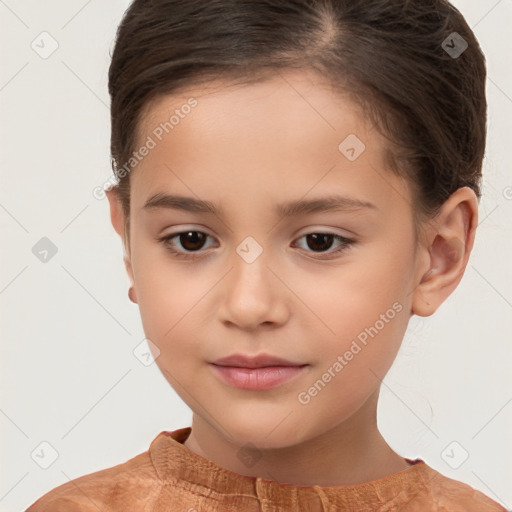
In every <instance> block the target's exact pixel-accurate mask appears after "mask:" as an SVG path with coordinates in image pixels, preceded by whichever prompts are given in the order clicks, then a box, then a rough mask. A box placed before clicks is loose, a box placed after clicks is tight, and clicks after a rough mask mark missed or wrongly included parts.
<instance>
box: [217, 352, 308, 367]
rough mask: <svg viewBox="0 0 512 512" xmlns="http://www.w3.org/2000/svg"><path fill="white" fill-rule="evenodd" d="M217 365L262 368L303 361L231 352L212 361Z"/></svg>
mask: <svg viewBox="0 0 512 512" xmlns="http://www.w3.org/2000/svg"><path fill="white" fill-rule="evenodd" d="M212 364H216V365H219V366H237V367H240V368H264V367H266V366H304V364H303V363H295V362H293V361H287V360H286V359H282V358H280V357H275V356H272V355H269V354H259V355H256V356H249V355H244V354H232V355H230V356H227V357H221V358H220V359H217V360H215V361H213V362H212Z"/></svg>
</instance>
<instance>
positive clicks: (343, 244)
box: [157, 226, 357, 261]
mask: <svg viewBox="0 0 512 512" xmlns="http://www.w3.org/2000/svg"><path fill="white" fill-rule="evenodd" d="M191 231H192V232H197V233H202V234H204V235H206V237H209V238H212V239H213V238H215V237H214V236H213V235H210V234H208V233H207V232H206V231H203V227H202V226H201V229H196V228H195V227H181V228H180V229H179V230H176V231H173V232H171V233H168V234H165V235H162V236H159V237H157V241H158V242H159V243H162V244H164V246H165V248H166V250H167V251H168V252H169V253H171V254H172V255H173V256H174V257H176V258H182V259H188V260H194V259H197V258H203V257H207V256H208V255H209V254H211V252H210V251H208V250H205V249H204V248H201V249H199V250H197V251H189V252H187V251H186V250H180V249H176V248H175V247H174V246H173V247H168V246H169V245H171V242H170V240H172V239H173V238H176V237H179V235H181V234H184V233H188V232H191ZM311 234H323V235H327V236H332V237H334V239H335V240H336V241H338V242H339V243H340V246H339V247H338V248H336V249H334V250H332V249H328V250H327V251H325V252H314V251H309V250H307V249H303V248H302V247H298V248H299V249H300V250H301V251H302V252H303V253H305V254H306V255H307V257H309V258H310V259H313V260H316V261H322V260H330V259H335V258H336V257H337V256H339V255H341V254H342V253H344V252H346V251H347V250H349V249H350V248H351V247H352V246H353V245H354V244H355V243H356V242H357V240H356V239H355V238H353V237H350V238H349V237H347V236H344V235H341V234H339V233H336V232H333V230H332V229H331V228H322V227H318V228H315V227H314V226H313V227H308V228H307V231H304V232H303V234H301V235H299V236H295V237H294V239H293V241H294V245H293V247H297V245H296V242H297V241H298V240H300V239H302V238H304V237H306V236H308V235H311ZM311 255H316V256H311Z"/></svg>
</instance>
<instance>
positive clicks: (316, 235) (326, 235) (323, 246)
mask: <svg viewBox="0 0 512 512" xmlns="http://www.w3.org/2000/svg"><path fill="white" fill-rule="evenodd" d="M333 236H334V235H330V234H329V233H312V234H311V235H307V239H308V246H309V247H310V249H315V247H311V245H310V243H309V242H310V239H311V238H312V239H313V241H314V243H315V241H317V240H318V239H321V240H323V241H324V243H321V244H320V246H321V247H319V248H318V249H319V250H320V251H325V250H326V249H329V247H330V246H331V243H332V238H333ZM326 238H328V239H329V242H327V243H325V239H326ZM314 243H313V245H314Z"/></svg>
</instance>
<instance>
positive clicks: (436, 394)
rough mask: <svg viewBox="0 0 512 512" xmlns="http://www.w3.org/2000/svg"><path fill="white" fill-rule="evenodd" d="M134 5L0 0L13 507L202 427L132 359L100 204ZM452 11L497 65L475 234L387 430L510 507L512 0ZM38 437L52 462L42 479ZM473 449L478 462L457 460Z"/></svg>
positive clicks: (384, 398)
mask: <svg viewBox="0 0 512 512" xmlns="http://www.w3.org/2000/svg"><path fill="white" fill-rule="evenodd" d="M128 3H129V2H128V1H127V0H111V1H109V2H104V1H101V2H100V1H99V0H89V1H84V0H72V1H70V0H67V1H64V0H59V1H57V0H54V1H47V2H40V1H36V0H30V1H29V0H26V1H23V0H5V1H1V0H0V44H1V47H2V49H3V52H2V55H3V57H2V66H1V68H0V116H1V117H0V119H1V128H0V129H1V160H0V165H1V179H2V187H1V189H0V226H1V230H2V240H1V242H2V250H1V265H0V305H1V309H2V321H1V346H0V350H1V353H0V361H1V362H0V365H1V368H0V371H1V373H0V379H1V381H0V385H1V391H2V392H1V397H0V429H1V434H2V435H1V455H0V457H1V459H0V460H1V461H2V462H1V480H0V511H2V512H11V511H19V510H23V509H24V508H25V507H27V506H28V505H29V504H31V503H32V502H33V501H35V500H36V499H37V498H38V497H40V496H41V495H43V494H44V493H46V492H48V491H49V490H50V489H52V488H54V487H56V486H57V485H60V484H62V483H64V482H67V481H68V480H70V479H73V478H76V477H78V476H81V475H84V474H88V473H91V472H94V471H98V470H100V469H104V468H107V467H111V466H114V465H117V464H120V463H122V462H124V461H126V460H128V459H129V458H132V457H134V456H135V455H137V454H138V453H140V452H142V451H145V450H147V448H148V447H149V444H150V442H151V441H152V440H153V439H154V437H156V435H157V434H158V433H159V432H161V431H162V430H174V429H176V428H180V427H184V426H188V425H190V421H191V412H190V411H189V409H188V408H187V407H186V406H185V405H184V404H183V403H182V402H181V400H180V399H179V398H178V396H177V395H176V394H175V393H174V391H173V390H172V389H171V388H170V386H169V385H168V384H167V382H166V381H165V379H164V378H163V376H162V375H161V374H160V372H159V370H158V368H157V367H156V365H155V364H153V365H151V366H144V365H143V364H142V363H141V362H140V361H139V360H138V359H137V358H136V357H135V356H134V354H133V350H134V349H135V347H137V346H138V345H139V344H140V343H141V340H143V338H144V332H143V330H142V324H141V321H140V316H139V311H138V307H137V306H136V305H135V304H132V303H131V302H129V300H128V297H127V289H128V278H127V276H126V274H125V270H124V266H123V264H122V247H121V241H120V238H119V237H118V235H117V234H116V233H115V232H114V230H113V228H112V226H111V224H110V218H109V211H108V202H107V200H106V199H103V200H98V199H95V198H94V197H93V195H92V190H93V188H94V187H96V186H98V185H102V184H103V183H104V182H105V180H107V179H108V178H109V177H110V176H111V169H110V162H109V137H110V120H109V109H108V105H109V97H108V93H107V71H108V66H109V51H110V50H111V48H112V44H113V39H114V35H115V29H116V27H117V25H118V23H119V21H120V19H121V16H122V14H123V12H124V10H125V8H126V7H127V6H128ZM454 4H455V5H456V6H457V7H458V8H459V9H460V10H461V11H462V13H463V14H464V15H465V17H466V19H467V20H468V23H469V24H470V25H471V26H472V27H473V28H474V30H475V32H476V35H477V37H478V39H479V41H480V43H481V45H482V48H483V50H484V53H485V54H486V57H487V62H488V74H489V79H488V81H487V91H488V101H489V124H488V126H489V134H488V148H487V155H486V158H485V169H484V175H485V181H484V197H483V199H482V201H481V203H480V226H479V228H478V232H477V239H476V246H475V248H474V252H473V254H472V256H471V259H470V263H469V265H468V268H467V271H466V274H465V276H464V278H463V280H462V282H461V284H460V286H459V287H458V289H457V290H456V292H455V293H454V294H453V295H452V296H451V297H450V298H449V299H448V300H447V302H446V303H445V304H443V306H442V307H441V309H440V310H439V311H438V312H436V314H435V315H434V316H433V317H430V318H426V319H422V318H418V317H414V318H413V320H412V321H411V324H410V328H409V330H408V333H407V335H406V338H405V340H404V343H403V346H402V349H401V351H400V354H399V356H398V358H397V360H396V362H395V364H394V365H393V367H392V369H391V370H390V372H389V374H388V376H387V377H386V379H385V381H384V385H383V388H382V395H381V401H380V405H379V424H380V428H381V430H382V432H383V434H384V436H385V437H386V439H387V440H388V442H389V443H390V444H391V445H392V447H393V448H394V449H395V450H397V451H398V452H399V453H400V454H402V455H403V456H407V457H411V458H414V457H421V458H423V459H424V460H425V461H426V462H427V463H428V464H430V465H431V466H432V467H434V468H435V469H437V470H438V471H440V472H442V473H443V474H445V475H447V476H449V477H451V478H455V479H457V480H461V481H464V482H467V483H468V484H470V485H471V486H473V487H475V488H477V489H479V490H482V491H483V492H485V493H486V494H488V495H489V496H490V497H492V498H493V499H495V500H497V501H499V502H501V503H502V504H504V505H505V506H506V507H507V508H512V486H511V485H510V484H511V482H512V466H511V464H510V460H512V442H511V441H510V434H509V433H510V431H511V427H512V403H511V402H512V385H511V384H512V377H511V372H510V362H511V355H512V348H511V343H510V331H511V327H512V315H511V312H512V309H511V308H512V279H511V274H512V270H511V266H510V259H511V258H510V254H511V245H512V236H511V234H512V233H511V228H512V215H511V214H512V174H511V171H510V161H511V160H512V154H511V153H512V144H511V142H512V141H511V140H510V136H511V133H512V130H511V128H512V126H511V124H512V123H511V114H512V100H511V98H512V76H511V70H512V62H511V57H510V50H507V47H508V48H510V42H511V41H510V39H511V38H510V26H511V24H512V0H500V1H496V0H471V1H469V0H467V1H464V0H457V1H456V2H454ZM43 31H47V32H49V34H51V37H52V38H53V39H55V40H56V41H57V43H58V45H59V46H58V48H57V50H56V51H55V52H54V53H53V54H52V55H51V56H49V57H48V58H46V59H44V58H42V57H40V55H39V54H38V53H36V51H35V50H34V49H32V47H31V44H32V42H33V41H35V43H34V45H39V51H48V50H49V49H50V48H51V46H50V43H51V41H50V39H49V38H48V36H40V34H41V32H43ZM42 37H47V39H45V40H44V43H42V42H41V38H42ZM43 44H44V48H43ZM43 237H47V238H48V239H50V240H51V242H52V243H53V244H54V245H55V246H56V247H57V249H58V252H57V253H56V254H55V255H54V256H53V257H51V258H50V257H48V258H49V261H47V262H46V263H43V262H42V261H40V259H38V258H37V257H36V256H35V255H34V253H33V251H32V248H33V247H34V245H36V243H38V241H39V240H40V239H41V238H43ZM507 434H508V435H507ZM453 441H456V442H457V443H458V444H455V445H451V446H450V444H451V443H452V442H453ZM42 442H46V443H49V444H50V445H51V446H52V447H53V449H55V450H56V452H57V453H58V457H57V459H56V460H55V461H54V462H53V463H52V464H51V465H50V466H49V467H48V468H47V469H43V468H42V467H40V465H41V464H42V465H45V464H46V465H47V464H49V463H50V462H51V461H52V450H51V448H49V447H48V445H41V443H42ZM447 447H449V448H448V450H447V451H445V449H446V448H447ZM452 450H453V451H452ZM463 450H466V451H467V452H468V454H469V457H468V459H467V460H466V461H465V462H464V463H463V464H462V465H460V467H458V468H457V469H454V468H452V467H451V466H450V465H449V464H448V462H447V461H450V463H451V465H452V466H454V465H455V464H454V462H453V461H457V460H459V458H460V457H461V456H462V455H463V454H464V452H463ZM443 453H445V456H444V457H443V455H442V454H443ZM31 454H32V455H31ZM446 454H448V457H447V456H446Z"/></svg>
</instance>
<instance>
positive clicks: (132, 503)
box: [26, 427, 506, 512]
mask: <svg viewBox="0 0 512 512" xmlns="http://www.w3.org/2000/svg"><path fill="white" fill-rule="evenodd" d="M191 430H192V429H191V427H186V428H181V429H178V430H174V431H172V432H167V431H164V432H161V433H160V434H159V435H158V436H157V437H156V438H155V439H154V440H153V441H152V443H151V445H150V447H149V450H148V451H146V452H144V453H141V454H139V455H137V456H135V457H133V458H132V459H130V460H128V461H127V462H125V463H123V464H119V465H117V466H114V467H111V468H108V469H103V470H101V471H97V472H95V473H91V474H88V475H84V476H82V477H79V478H76V479H74V480H72V481H70V482H66V483H64V484H62V485H60V486H59V487H56V488H55V489H53V490H52V491H50V492H48V493H47V494H45V495H44V496H42V497H41V498H39V499H38V500H37V501H36V502H35V503H33V504H32V505H31V506H30V507H29V508H28V509H27V510H26V512H78V511H80V512H142V511H144V512H174V511H183V512H214V511H215V512H221V511H222V512H243V511H247V512H249V511H250V512H270V511H272V512H285V511H286V512H291V511H304V512H306V511H307V512H313V511H315V512H327V511H346V512H349V511H350V512H356V511H357V512H363V511H364V512H370V511H371V512H376V511H378V512H388V511H393V512H395V511H400V512H430V511H436V512H506V509H505V508H503V507H502V506H501V505H499V504H498V503H497V502H495V501H493V500H492V499H490V498H489V497H487V496H485V495H484V494H482V493H481V492H479V491H476V490H474V489H472V488H471V487H470V486H469V485H467V484H464V483H462V482H458V481H456V480H453V479H450V478H447V477H445V476H444V475H442V474H441V473H439V472H437V471H436V470H434V469H433V468H431V467H429V466H428V465H427V464H426V463H425V462H424V461H423V460H421V459H415V460H411V459H405V460H406V461H407V462H409V464H411V465H410V467H409V468H407V469H404V470H402V471H400V472H398V473H395V474H393V475H390V476H387V477H384V478H381V479H378V480H373V481H371V482H367V483H362V484H358V485H350V486H335V487H321V486H297V485H289V484H282V483H278V482H274V481H271V480H266V479H263V478H259V477H248V476H243V475H240V474H237V473H233V472H232V471H229V470H227V469H225V468H222V467H220V466H218V465H216V464H215V463H213V462H211V461H209V460H207V459H206V458H204V457H201V456H200V455H198V454H196V453H194V452H192V451H191V450H189V449H188V448H187V447H186V446H184V445H183V442H184V441H185V440H186V439H187V437H188V436H189V435H190V432H191Z"/></svg>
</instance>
